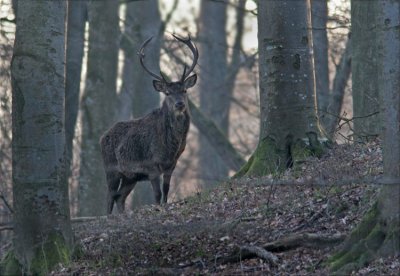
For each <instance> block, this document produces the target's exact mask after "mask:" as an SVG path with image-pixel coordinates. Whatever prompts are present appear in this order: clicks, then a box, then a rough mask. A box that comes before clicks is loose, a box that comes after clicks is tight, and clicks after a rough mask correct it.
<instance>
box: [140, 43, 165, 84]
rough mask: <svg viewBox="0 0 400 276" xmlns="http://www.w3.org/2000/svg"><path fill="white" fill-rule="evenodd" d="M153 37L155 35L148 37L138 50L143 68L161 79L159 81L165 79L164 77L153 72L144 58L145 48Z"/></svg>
mask: <svg viewBox="0 0 400 276" xmlns="http://www.w3.org/2000/svg"><path fill="white" fill-rule="evenodd" d="M152 39H153V36H151V37H150V38H148V39H147V40H146V41H145V42H143V44H142V46H141V47H140V50H139V51H138V52H137V54H138V56H139V57H140V64H141V65H142V67H143V69H144V70H146V72H147V73H149V74H150V75H151V76H152V77H153V78H155V79H157V80H159V81H165V79H164V77H160V76H159V75H157V74H155V73H153V72H151V71H150V70H149V69H147V67H146V66H145V65H144V62H143V59H144V57H145V54H144V48H146V46H147V44H149V42H150V41H151V40H152Z"/></svg>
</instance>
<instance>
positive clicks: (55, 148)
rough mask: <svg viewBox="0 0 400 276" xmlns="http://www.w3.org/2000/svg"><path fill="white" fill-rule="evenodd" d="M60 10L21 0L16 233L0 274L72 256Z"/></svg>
mask: <svg viewBox="0 0 400 276" xmlns="http://www.w3.org/2000/svg"><path fill="white" fill-rule="evenodd" d="M65 16H66V2H65V1H18V14H17V22H18V24H17V30H16V38H15V45H14V54H13V59H12V65H11V75H12V122H13V127H12V134H13V140H12V156H13V164H12V171H13V177H12V178H13V199H14V200H13V203H14V219H13V226H14V239H13V251H12V253H9V255H8V256H7V258H6V260H5V261H4V264H3V271H2V273H1V274H3V275H18V274H19V275H21V274H27V275H45V274H48V273H49V272H50V271H51V269H52V268H53V267H54V266H55V265H56V264H57V263H59V262H63V263H66V262H68V261H69V259H70V255H71V249H72V241H73V240H72V231H71V225H70V214H69V205H68V204H69V202H68V185H67V181H66V177H65V176H66V171H65V131H64V99H65V95H64V93H65V84H64V80H65V79H64V74H65Z"/></svg>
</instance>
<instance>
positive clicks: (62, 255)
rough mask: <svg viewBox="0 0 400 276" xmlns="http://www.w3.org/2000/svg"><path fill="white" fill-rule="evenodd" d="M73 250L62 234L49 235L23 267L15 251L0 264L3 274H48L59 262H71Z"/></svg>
mask: <svg viewBox="0 0 400 276" xmlns="http://www.w3.org/2000/svg"><path fill="white" fill-rule="evenodd" d="M70 260H71V250H70V248H69V246H68V245H67V244H66V242H65V241H64V238H63V236H62V235H61V234H54V235H51V236H49V237H48V239H47V241H46V242H44V243H43V244H42V245H41V246H40V247H38V248H37V249H36V250H35V253H34V256H33V258H32V259H31V261H30V264H28V267H23V265H21V264H20V262H19V261H18V259H17V258H16V257H15V253H14V252H12V251H11V252H9V253H8V254H7V255H6V257H5V258H4V260H3V261H2V263H1V266H0V272H1V273H0V274H1V275H23V274H28V275H47V274H49V273H50V271H51V270H52V269H53V268H54V267H55V266H56V265H57V264H59V263H62V264H69V263H70Z"/></svg>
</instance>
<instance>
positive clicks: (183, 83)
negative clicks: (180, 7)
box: [138, 34, 199, 114]
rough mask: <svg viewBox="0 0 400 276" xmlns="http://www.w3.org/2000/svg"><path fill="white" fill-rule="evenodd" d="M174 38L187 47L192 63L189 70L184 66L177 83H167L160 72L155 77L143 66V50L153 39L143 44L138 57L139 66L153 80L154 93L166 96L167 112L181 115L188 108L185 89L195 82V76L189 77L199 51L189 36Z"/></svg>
mask: <svg viewBox="0 0 400 276" xmlns="http://www.w3.org/2000/svg"><path fill="white" fill-rule="evenodd" d="M173 36H174V38H175V39H176V40H178V41H180V42H182V43H184V44H185V45H186V46H188V47H189V49H190V50H191V52H192V53H193V62H192V65H191V66H190V68H189V70H186V65H185V66H184V68H183V74H182V77H181V78H180V80H179V81H175V82H169V81H167V80H166V79H165V77H164V75H163V73H162V72H161V71H160V75H157V74H155V73H153V72H152V71H150V70H149V69H148V68H147V67H146V66H145V64H144V58H145V53H144V49H145V47H146V46H147V44H149V42H150V41H151V40H152V39H153V37H150V38H148V39H147V40H146V41H145V42H143V44H142V46H141V48H140V50H139V52H138V55H139V57H140V64H141V65H142V67H143V69H144V70H145V71H146V72H147V73H149V74H150V75H151V76H152V77H153V78H155V80H153V87H154V89H155V90H156V91H158V92H162V93H164V94H165V95H166V97H165V103H166V104H167V106H168V108H169V110H173V111H174V112H175V113H176V114H182V113H183V112H184V111H185V110H186V109H187V107H188V98H187V94H186V91H187V89H189V88H191V87H193V86H194V85H195V84H196V81H197V75H196V74H195V73H194V74H192V75H191V76H189V75H190V74H191V73H192V71H193V69H194V67H195V66H196V64H197V60H198V58H199V51H198V50H197V47H196V45H195V44H194V43H193V42H192V40H191V39H190V36H189V37H188V38H187V39H183V38H180V37H178V36H176V35H174V34H173Z"/></svg>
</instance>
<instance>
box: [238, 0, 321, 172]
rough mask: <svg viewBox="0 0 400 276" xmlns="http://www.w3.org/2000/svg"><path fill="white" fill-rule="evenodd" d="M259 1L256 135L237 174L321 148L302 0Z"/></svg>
mask: <svg viewBox="0 0 400 276" xmlns="http://www.w3.org/2000/svg"><path fill="white" fill-rule="evenodd" d="M258 5H259V6H258V24H259V25H258V41H259V54H260V58H259V62H260V65H259V66H260V104H261V126H260V138H259V144H258V147H257V149H256V151H255V152H254V154H253V155H252V157H251V158H250V160H249V161H248V162H247V164H246V165H245V166H244V167H243V168H242V169H241V170H240V171H239V172H238V174H237V176H243V175H265V174H275V173H279V172H281V171H283V170H285V169H286V168H288V167H291V166H292V165H293V164H295V163H296V161H299V160H302V159H303V158H304V156H305V155H309V154H315V155H320V154H321V151H322V150H323V149H322V147H321V145H320V142H319V137H320V130H319V128H318V118H317V115H316V109H315V105H314V103H315V91H314V89H313V71H312V62H311V61H312V60H311V59H312V56H311V54H310V47H311V45H310V40H309V33H308V30H309V22H308V20H307V18H308V9H307V1H306V0H302V1H260V2H259V3H258Z"/></svg>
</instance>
